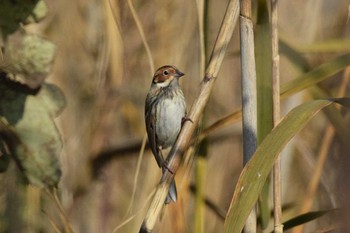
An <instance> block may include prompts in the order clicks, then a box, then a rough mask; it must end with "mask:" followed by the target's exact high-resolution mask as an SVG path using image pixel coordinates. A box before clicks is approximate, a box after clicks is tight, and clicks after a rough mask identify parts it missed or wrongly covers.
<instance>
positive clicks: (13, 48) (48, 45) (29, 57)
mask: <svg viewBox="0 0 350 233" xmlns="http://www.w3.org/2000/svg"><path fill="white" fill-rule="evenodd" d="M55 51H56V46H55V45H54V44H53V43H52V42H50V41H48V40H46V39H44V38H41V37H39V36H36V35H27V34H24V33H22V32H16V33H14V34H12V35H10V36H9V37H8V40H7V42H6V44H5V56H4V59H5V61H6V62H7V63H8V65H7V66H6V67H4V68H3V70H5V71H6V73H10V74H11V75H12V76H13V78H15V79H16V80H20V82H21V83H24V84H26V85H27V86H29V87H31V88H33V89H34V88H38V87H40V85H41V84H42V83H43V80H44V79H45V78H46V77H47V75H48V74H49V72H50V70H51V66H52V64H53V60H54V55H55Z"/></svg>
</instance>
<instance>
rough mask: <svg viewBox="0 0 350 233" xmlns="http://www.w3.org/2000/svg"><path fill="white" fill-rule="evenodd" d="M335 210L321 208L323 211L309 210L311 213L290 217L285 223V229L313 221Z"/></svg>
mask: <svg viewBox="0 0 350 233" xmlns="http://www.w3.org/2000/svg"><path fill="white" fill-rule="evenodd" d="M332 211H334V209H332V210H321V211H313V212H309V213H305V214H302V215H299V216H296V217H294V218H292V219H289V220H288V221H286V222H284V223H283V230H285V231H286V230H289V229H291V228H293V227H296V226H299V225H302V224H304V223H307V222H311V221H313V220H315V219H317V218H319V217H322V216H323V215H325V214H327V213H329V212H332Z"/></svg>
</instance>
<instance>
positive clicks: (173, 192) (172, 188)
mask: <svg viewBox="0 0 350 233" xmlns="http://www.w3.org/2000/svg"><path fill="white" fill-rule="evenodd" d="M176 200H177V191H176V184H175V180H173V181H172V182H171V184H170V187H169V192H168V196H167V197H166V199H165V204H169V203H170V202H171V201H173V202H176Z"/></svg>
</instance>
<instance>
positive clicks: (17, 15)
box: [0, 0, 47, 36]
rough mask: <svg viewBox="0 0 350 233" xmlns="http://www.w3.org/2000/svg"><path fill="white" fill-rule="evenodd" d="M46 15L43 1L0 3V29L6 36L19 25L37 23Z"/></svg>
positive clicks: (9, 1) (20, 0) (3, 1)
mask: <svg viewBox="0 0 350 233" xmlns="http://www.w3.org/2000/svg"><path fill="white" fill-rule="evenodd" d="M46 14H47V6H46V3H45V1H44V0H30V1H28V0H16V1H13V0H2V1H0V28H1V29H2V30H1V31H2V32H3V33H4V34H5V36H6V35H8V34H11V33H13V32H14V31H16V30H17V29H18V28H19V27H20V23H23V24H26V23H32V22H38V21H40V20H41V19H42V18H44V17H45V15H46Z"/></svg>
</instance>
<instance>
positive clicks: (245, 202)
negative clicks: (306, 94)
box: [224, 98, 350, 233]
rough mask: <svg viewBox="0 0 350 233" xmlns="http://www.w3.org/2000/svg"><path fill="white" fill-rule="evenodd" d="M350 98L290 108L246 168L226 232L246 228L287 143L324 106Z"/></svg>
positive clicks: (239, 181) (231, 206) (234, 198)
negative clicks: (251, 212)
mask: <svg viewBox="0 0 350 233" xmlns="http://www.w3.org/2000/svg"><path fill="white" fill-rule="evenodd" d="M349 101H350V98H341V99H331V100H314V101H311V102H308V103H305V104H302V105H299V106H298V107H296V108H294V109H293V110H292V111H290V112H289V113H288V114H287V115H286V116H285V117H284V118H283V119H282V121H281V122H280V124H278V126H277V127H276V128H275V129H274V130H272V131H271V133H270V134H269V135H267V137H266V138H265V139H264V140H263V141H262V143H261V144H260V146H259V147H258V148H257V150H256V152H255V154H254V155H253V158H252V159H251V160H250V161H249V163H247V165H246V166H245V168H244V169H243V171H242V173H241V175H240V177H239V180H238V182H237V185H236V189H235V192H234V195H233V198H232V201H231V205H230V208H229V211H228V214H227V217H226V221H225V226H224V232H227V233H228V232H230V233H235V232H237V233H239V232H241V230H242V229H243V226H244V223H245V221H246V218H247V216H248V215H249V212H250V211H251V209H252V208H253V206H254V204H255V203H256V201H257V199H258V196H259V194H260V192H261V189H262V188H263V185H264V183H265V181H266V178H267V176H268V174H269V173H270V171H271V169H272V166H273V164H274V162H275V159H276V158H277V155H278V154H279V153H280V152H281V151H282V149H283V148H284V147H285V146H286V144H287V143H288V142H289V141H290V140H291V139H292V138H293V137H294V135H295V134H296V133H298V132H299V131H300V130H301V129H302V128H303V127H304V126H305V125H306V123H308V121H309V120H311V119H312V117H313V116H314V115H315V114H316V113H317V112H319V111H320V110H321V109H322V108H324V107H326V106H328V105H330V104H332V103H334V102H338V103H340V104H342V103H343V102H344V103H346V105H347V104H348V102H349Z"/></svg>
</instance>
